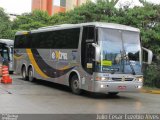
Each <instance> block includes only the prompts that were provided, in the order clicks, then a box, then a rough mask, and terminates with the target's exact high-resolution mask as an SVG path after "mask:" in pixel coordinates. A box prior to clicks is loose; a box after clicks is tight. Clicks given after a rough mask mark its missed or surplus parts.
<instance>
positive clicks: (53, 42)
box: [31, 28, 80, 49]
mask: <svg viewBox="0 0 160 120" xmlns="http://www.w3.org/2000/svg"><path fill="white" fill-rule="evenodd" d="M79 35H80V28H73V29H66V30H57V31H47V32H41V33H33V34H32V37H31V38H32V45H31V47H32V48H56V49H65V48H70V49H77V48H78V44H79Z"/></svg>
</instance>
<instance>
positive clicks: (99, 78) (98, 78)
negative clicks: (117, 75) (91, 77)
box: [96, 77, 109, 81]
mask: <svg viewBox="0 0 160 120" xmlns="http://www.w3.org/2000/svg"><path fill="white" fill-rule="evenodd" d="M96 80H97V81H104V80H109V77H96Z"/></svg>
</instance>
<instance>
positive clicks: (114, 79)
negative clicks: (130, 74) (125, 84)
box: [112, 78, 133, 81]
mask: <svg viewBox="0 0 160 120" xmlns="http://www.w3.org/2000/svg"><path fill="white" fill-rule="evenodd" d="M112 80H113V81H123V79H122V78H112ZM124 81H133V78H125V79H124Z"/></svg>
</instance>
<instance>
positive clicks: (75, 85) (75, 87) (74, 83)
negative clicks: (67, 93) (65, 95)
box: [70, 75, 82, 95]
mask: <svg viewBox="0 0 160 120" xmlns="http://www.w3.org/2000/svg"><path fill="white" fill-rule="evenodd" d="M70 88H71V90H72V92H73V93H74V94H76V95H79V94H81V92H82V91H81V89H80V88H79V79H78V77H77V75H73V76H72V77H71V80H70Z"/></svg>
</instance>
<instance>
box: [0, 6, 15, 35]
mask: <svg viewBox="0 0 160 120" xmlns="http://www.w3.org/2000/svg"><path fill="white" fill-rule="evenodd" d="M0 23H1V24H0V38H13V33H12V30H11V21H10V20H9V17H8V15H7V14H6V13H5V12H4V10H3V9H2V8H0Z"/></svg>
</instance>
